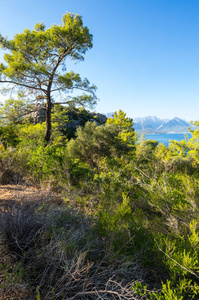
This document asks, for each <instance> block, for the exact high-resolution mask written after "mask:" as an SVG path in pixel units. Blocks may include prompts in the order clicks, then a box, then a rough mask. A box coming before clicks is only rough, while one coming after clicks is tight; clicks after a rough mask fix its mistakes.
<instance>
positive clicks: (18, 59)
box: [0, 13, 96, 142]
mask: <svg viewBox="0 0 199 300" xmlns="http://www.w3.org/2000/svg"><path fill="white" fill-rule="evenodd" d="M0 46H1V48H2V49H3V50H5V51H8V53H7V52H6V53H5V55H4V61H5V62H4V63H0V83H1V84H2V85H3V86H4V90H6V91H9V90H10V89H11V90H13V89H17V90H18V91H22V90H23V92H26V94H27V96H28V97H29V98H30V99H31V100H32V101H43V102H44V103H45V105H46V133H45V139H46V141H47V142H49V140H50V136H51V109H52V104H53V103H55V102H56V101H55V100H54V99H56V100H58V99H59V103H60V101H61V102H62V103H71V102H72V103H73V102H74V103H77V104H79V105H84V104H91V105H92V104H95V103H96V95H95V91H96V87H95V86H94V85H92V84H90V82H89V81H88V79H87V78H85V79H83V80H82V79H81V77H80V75H79V74H78V73H74V72H73V71H70V72H67V69H66V59H70V60H84V54H85V53H86V51H87V50H88V49H90V48H91V47H92V35H91V34H90V33H89V29H88V28H87V27H85V26H83V21H82V17H81V16H79V15H74V14H71V13H66V14H65V15H64V16H63V19H62V24H61V25H52V26H51V27H50V28H47V29H46V28H45V25H44V24H43V23H37V24H36V25H35V27H34V29H33V30H29V29H25V30H24V32H22V33H20V34H16V35H15V36H14V38H13V39H12V40H9V39H7V38H6V37H3V36H2V35H0ZM5 84H7V85H6V87H5ZM73 90H80V91H81V92H83V95H80V96H75V97H71V96H68V97H67V98H65V99H64V100H63V98H62V97H63V93H67V92H72V91H73Z"/></svg>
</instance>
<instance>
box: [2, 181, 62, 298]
mask: <svg viewBox="0 0 199 300" xmlns="http://www.w3.org/2000/svg"><path fill="white" fill-rule="evenodd" d="M38 200H40V201H41V200H44V201H45V202H46V201H47V202H48V203H50V204H51V203H52V204H56V205H57V204H60V203H61V202H62V200H61V197H60V196H59V195H57V194H54V193H52V192H51V191H50V190H48V189H37V188H35V187H32V186H26V185H0V210H1V211H6V210H7V209H8V208H9V206H10V205H13V204H15V205H18V204H19V205H20V204H21V203H27V202H28V203H30V202H31V201H32V202H35V201H38ZM16 266H17V258H16V256H15V255H14V254H12V253H10V252H9V251H8V249H7V248H6V245H5V244H4V243H3V239H2V235H1V232H0V300H19V299H24V300H25V299H26V300H28V299H31V294H32V291H31V287H29V285H28V283H27V282H24V281H23V282H20V281H19V277H18V276H15V272H16V269H17V267H16ZM16 277H17V278H16Z"/></svg>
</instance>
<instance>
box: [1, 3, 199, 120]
mask: <svg viewBox="0 0 199 300" xmlns="http://www.w3.org/2000/svg"><path fill="white" fill-rule="evenodd" d="M66 11H67V12H71V13H75V14H76V13H77V14H80V15H81V16H82V17H83V22H84V25H85V26H87V27H88V28H89V29H90V32H91V33H92V34H93V48H92V49H91V50H89V51H88V52H87V53H86V55H85V61H84V62H80V63H77V64H76V65H74V67H73V70H74V71H75V72H79V73H80V75H81V76H82V77H87V78H88V79H89V80H90V82H91V83H94V84H96V86H97V87H98V90H97V96H98V98H99V99H100V100H99V102H98V104H97V106H96V107H95V110H96V111H98V112H101V113H107V112H113V111H117V110H119V109H122V110H123V111H124V112H126V113H127V115H128V116H129V117H133V118H134V117H142V116H147V115H156V116H158V117H160V118H172V117H175V116H177V117H180V118H183V119H186V120H198V119H199V1H198V0H189V1H188V0H122V1H118V0H106V1H102V0H71V1H68V0H56V1H53V0H48V1H47V0H34V1H32V0H29V1H27V0H17V1H16V0H6V1H5V0H2V1H1V10H0V33H1V34H2V35H4V36H8V37H9V38H12V37H13V36H14V34H15V33H20V32H22V31H23V30H24V29H25V28H30V29H32V28H33V26H34V24H35V23H36V22H44V23H45V24H46V26H47V27H49V26H50V25H52V24H60V23H61V19H62V16H63V14H64V13H65V12H66ZM0 59H1V60H2V51H1V50H0ZM0 97H1V96H0ZM0 99H1V98H0Z"/></svg>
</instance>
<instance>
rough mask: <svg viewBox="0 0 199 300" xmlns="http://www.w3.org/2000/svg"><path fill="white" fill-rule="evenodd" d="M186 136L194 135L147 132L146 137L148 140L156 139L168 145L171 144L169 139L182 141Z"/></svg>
mask: <svg viewBox="0 0 199 300" xmlns="http://www.w3.org/2000/svg"><path fill="white" fill-rule="evenodd" d="M186 136H187V137H188V138H191V137H192V135H191V133H164V134H163V133H159V134H145V139H146V140H153V141H154V140H155V141H158V142H159V143H163V144H165V145H166V146H168V145H169V141H170V140H172V141H178V142H180V141H182V140H185V138H186Z"/></svg>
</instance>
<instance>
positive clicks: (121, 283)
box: [0, 193, 146, 300]
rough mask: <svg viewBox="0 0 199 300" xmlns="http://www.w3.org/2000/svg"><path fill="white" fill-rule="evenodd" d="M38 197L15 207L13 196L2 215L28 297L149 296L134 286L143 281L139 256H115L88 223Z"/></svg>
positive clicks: (6, 240) (7, 242)
mask: <svg viewBox="0 0 199 300" xmlns="http://www.w3.org/2000/svg"><path fill="white" fill-rule="evenodd" d="M40 196H41V195H40V194H39V193H37V196H36V194H35V195H34V201H33V199H32V200H31V201H17V202H16V203H15V202H14V198H13V199H12V200H13V201H10V202H9V203H8V205H7V207H6V209H1V216H0V217H1V222H0V228H1V232H2V234H3V240H4V243H5V245H6V246H7V247H8V248H9V249H10V251H11V252H12V253H15V254H16V255H17V257H18V260H19V262H20V264H21V266H23V268H24V270H26V271H24V272H25V273H26V274H21V276H22V277H23V276H27V278H28V284H29V288H30V289H31V290H32V291H33V292H32V296H31V297H30V296H28V297H29V298H27V299H36V297H37V299H39V297H40V299H42V300H47V299H54V300H56V299H68V300H74V299H78V300H80V299H93V300H94V299H122V300H127V299H128V300H131V299H145V298H146V297H145V296H138V295H137V293H136V291H135V290H134V288H133V286H134V282H135V281H139V280H141V279H142V278H143V277H144V276H143V270H142V267H141V266H140V264H139V259H138V258H137V257H134V258H132V259H131V261H127V260H126V259H125V258H123V259H122V260H121V259H120V258H119V257H116V256H114V257H113V254H111V251H107V248H106V247H105V245H104V241H103V239H101V238H100V237H98V236H97V235H96V233H95V231H94V230H93V228H92V226H91V223H90V221H89V220H88V219H85V218H83V217H82V216H81V215H79V214H76V213H75V212H74V211H72V210H69V209H67V208H66V207H64V206H63V205H62V206H60V207H55V206H51V205H50V202H49V198H48V197H46V198H45V197H44V198H45V201H44V198H42V197H40ZM27 198H28V196H27ZM30 198H31V197H30ZM36 199H37V201H35V200H36ZM26 200H27V199H26ZM21 299H22V298H21Z"/></svg>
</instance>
